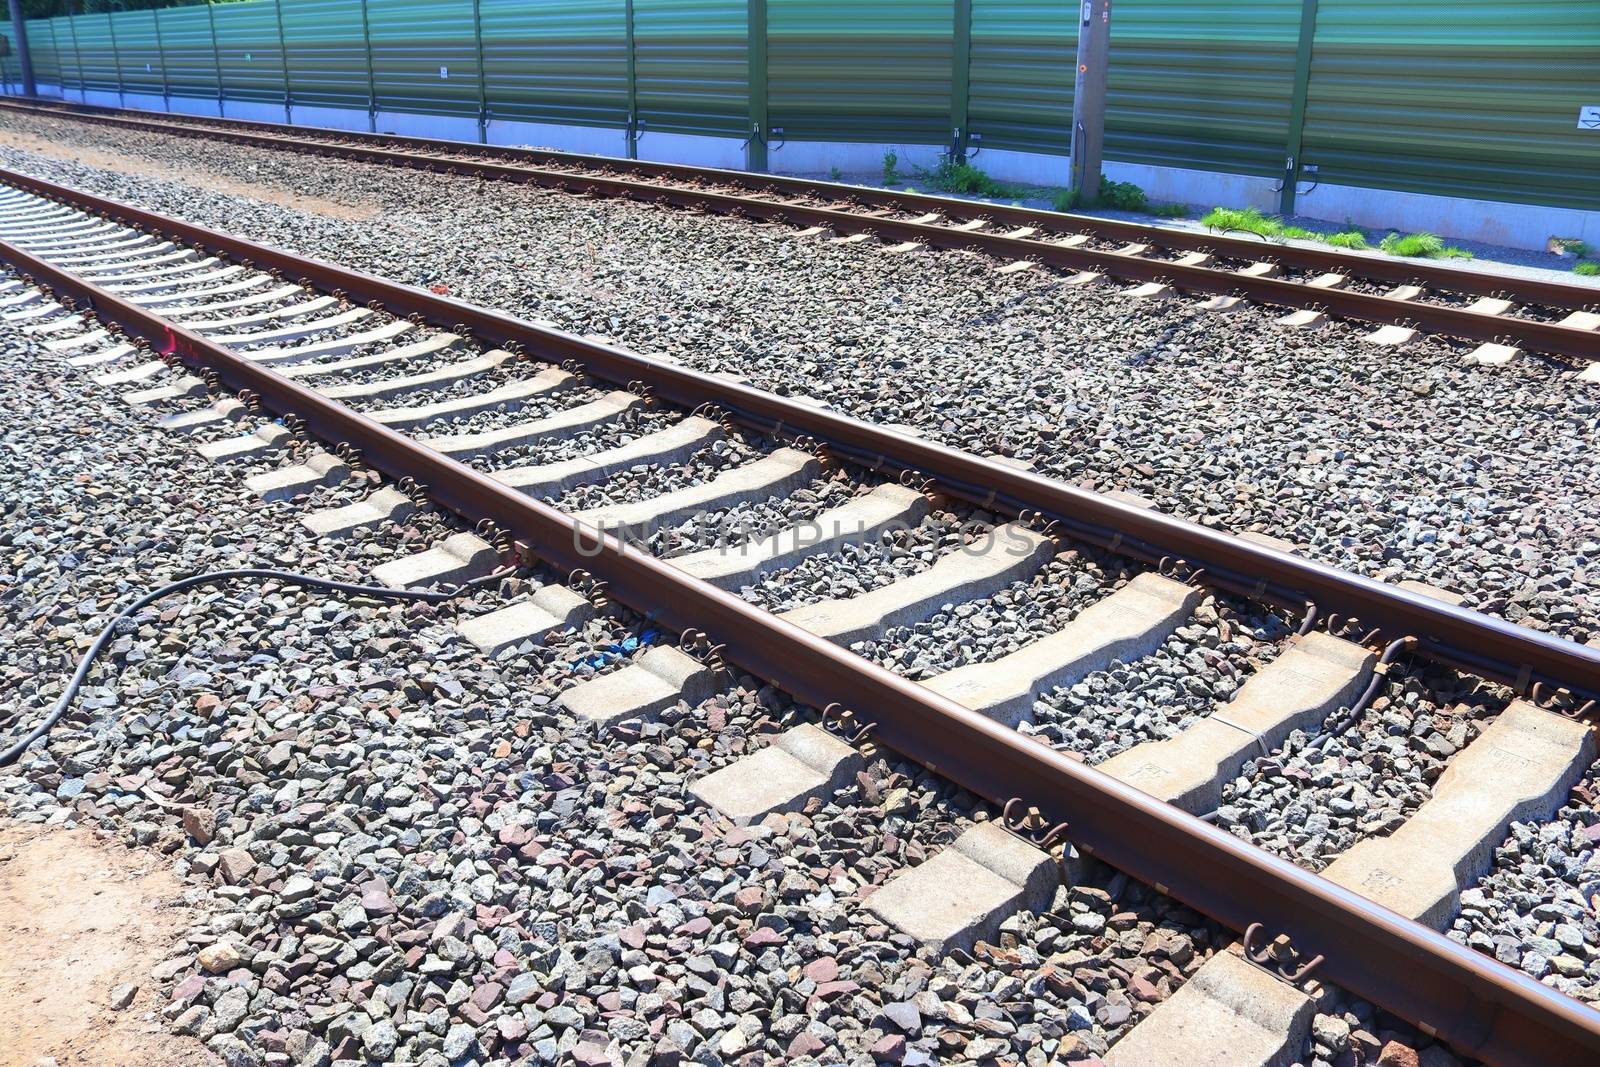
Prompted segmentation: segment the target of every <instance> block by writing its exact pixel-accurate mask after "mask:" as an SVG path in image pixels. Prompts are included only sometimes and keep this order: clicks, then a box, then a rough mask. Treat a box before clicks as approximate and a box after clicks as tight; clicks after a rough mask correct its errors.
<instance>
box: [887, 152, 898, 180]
mask: <svg viewBox="0 0 1600 1067" xmlns="http://www.w3.org/2000/svg"><path fill="white" fill-rule="evenodd" d="M899 164H900V157H899V156H898V155H897V154H895V153H894V152H885V153H884V154H883V184H885V185H899V184H900V174H899V172H898V171H896V170H895V167H897V166H898V165H899Z"/></svg>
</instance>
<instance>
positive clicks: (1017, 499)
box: [0, 168, 1600, 698]
mask: <svg viewBox="0 0 1600 1067" xmlns="http://www.w3.org/2000/svg"><path fill="white" fill-rule="evenodd" d="M0 182H6V183H9V184H11V185H13V186H15V187H18V188H25V189H28V190H30V191H32V192H34V193H37V194H39V195H42V196H46V197H49V198H52V199H55V200H58V201H60V202H62V203H66V204H69V205H71V206H74V207H77V208H80V209H83V210H88V211H92V212H94V213H97V214H100V215H103V216H105V217H107V218H112V219H117V220H119V221H122V222H124V223H127V224H129V225H131V226H133V227H135V228H138V229H141V230H146V231H156V232H160V233H162V234H165V235H168V236H171V237H174V238H176V239H178V240H181V241H183V242H185V243H188V244H192V245H194V246H196V247H199V248H203V249H206V250H208V251H210V252H214V253H218V254H221V255H225V256H229V257H231V258H234V259H238V260H244V261H248V262H250V263H253V264H255V265H257V266H260V267H263V268H265V269H268V270H272V271H276V272H278V273H281V274H284V275H285V276H288V277H293V278H301V279H304V280H305V281H306V283H307V284H309V285H312V286H315V287H319V288H322V289H324V290H326V291H330V292H342V293H344V294H346V295H347V296H348V297H349V298H350V299H351V300H352V301H354V302H356V303H368V302H371V301H377V302H378V303H379V304H381V305H382V306H384V307H386V308H389V309H390V310H392V311H394V312H395V313H397V314H401V315H419V316H421V317H422V319H423V320H424V321H426V322H429V323H431V324H433V325H435V326H439V327H441V328H445V329H456V328H461V329H465V330H468V331H470V332H471V333H473V334H475V335H477V336H478V337H480V338H482V339H483V340H485V341H488V342H491V343H494V344H499V345H503V346H505V345H509V346H514V347H515V346H520V347H522V348H524V349H526V350H528V351H529V352H531V353H533V354H535V355H537V356H539V358H541V359H543V360H545V361H547V362H550V363H553V364H562V363H566V362H568V361H569V360H571V361H576V363H577V364H578V365H579V366H581V367H582V368H583V369H584V370H585V371H587V372H588V373H590V374H592V375H593V376H595V377H597V378H600V379H603V380H606V381H610V382H614V383H617V384H624V385H626V384H629V383H639V385H642V386H644V387H648V388H649V389H650V390H651V391H652V392H653V393H654V395H655V396H656V397H658V398H660V399H662V400H666V401H670V402H672V403H674V404H678V405H680V406H682V407H683V408H685V409H688V410H693V409H695V408H698V407H699V406H701V405H702V404H713V405H716V406H718V407H720V408H723V409H724V410H726V411H728V412H729V413H730V414H731V415H733V416H734V417H735V418H737V419H739V420H740V421H742V422H744V423H746V424H747V425H749V426H751V427H753V428H755V429H757V430H759V431H761V432H764V433H770V434H774V435H776V436H783V435H785V434H788V435H795V436H808V437H811V438H814V439H815V440H817V441H819V442H821V443H823V444H825V445H827V446H828V447H829V448H831V449H833V450H834V451H835V452H836V453H837V454H838V455H840V456H841V457H843V458H847V459H850V460H852V461H854V462H857V463H861V464H863V465H866V466H869V467H872V468H874V469H879V470H883V469H886V468H888V469H891V470H893V471H899V472H912V473H913V474H916V475H921V476H926V477H929V478H931V479H933V481H934V483H935V484H936V486H937V487H938V488H939V489H940V490H941V491H943V492H946V493H948V494H950V495H952V496H956V497H959V498H961V499H963V500H967V501H969V502H971V503H974V504H977V505H978V506H980V507H985V508H1000V509H1009V510H1011V511H1013V512H1017V513H1020V512H1024V511H1035V512H1039V513H1041V514H1042V515H1043V516H1044V517H1045V518H1047V519H1053V520H1055V521H1057V522H1058V523H1059V524H1060V526H1061V528H1062V529H1063V530H1064V531H1065V532H1067V533H1069V534H1070V535H1072V536H1074V537H1076V538H1078V539H1080V540H1084V541H1088V542H1090V543H1093V544H1097V545H1100V546H1102V547H1106V548H1109V549H1112V550H1113V551H1116V552H1120V553H1123V554H1125V555H1128V556H1131V557H1134V558H1139V559H1143V560H1145V561H1147V562H1158V561H1160V560H1162V559H1171V560H1183V561H1185V562H1186V563H1188V564H1189V565H1190V566H1192V567H1196V568H1203V569H1204V571H1205V574H1204V576H1203V577H1204V580H1205V582H1206V583H1207V584H1210V585H1215V586H1217V587H1219V588H1223V589H1226V590H1228V591H1230V592H1234V593H1237V594H1240V595H1243V596H1245V597H1248V598H1251V599H1256V600H1270V601H1273V602H1276V603H1278V604H1282V605H1289V606H1293V607H1296V608H1298V607H1302V606H1303V605H1305V604H1306V603H1307V602H1308V601H1309V602H1311V603H1312V604H1314V605H1315V606H1316V607H1317V609H1318V611H1319V612H1320V614H1322V615H1323V616H1327V615H1330V614H1338V615H1340V616H1343V617H1345V618H1353V619H1359V620H1361V621H1362V623H1364V624H1365V626H1367V627H1368V628H1371V627H1378V628H1380V629H1381V631H1382V633H1383V634H1384V635H1386V636H1388V637H1389V638H1390V639H1394V638H1399V637H1403V636H1413V637H1416V638H1417V642H1418V643H1417V646H1416V653H1417V654H1419V655H1422V656H1425V657H1427V658H1430V659H1433V660H1436V661H1438V662H1441V663H1445V664H1448V665H1451V666H1454V667H1459V668H1462V669H1465V670H1468V671H1471V672H1472V673H1474V674H1477V675H1480V676H1482V677H1485V678H1490V679H1492V680H1495V681H1500V682H1503V683H1505V684H1508V685H1511V686H1513V687H1514V688H1515V689H1517V690H1518V691H1519V692H1523V693H1527V692H1530V691H1531V689H1532V687H1533V686H1534V684H1536V683H1542V684H1543V685H1544V686H1545V687H1546V688H1548V689H1557V690H1559V689H1566V690H1568V691H1570V692H1571V693H1573V694H1575V695H1580V696H1583V697H1596V698H1600V649H1594V648H1590V647H1587V646H1584V645H1579V644H1577V643H1575V642H1572V641H1566V640H1562V639H1560V638H1557V637H1552V636H1550V635H1548V634H1543V633H1539V632H1538V631H1535V630H1530V629H1528V628H1526V627H1522V626H1517V625H1515V624H1513V623H1509V622H1506V621H1504V620H1502V619H1496V618H1493V617H1491V616H1488V615H1484V614H1482V613H1480V612H1476V611H1472V610H1470V609H1467V608H1461V607H1457V606H1455V605H1451V604H1446V603H1443V602H1441V601H1438V600H1435V599H1433V598H1431V597H1427V596H1422V595H1419V594H1416V593H1411V592H1408V591H1407V590H1404V589H1401V588H1399V587H1398V586H1394V585H1389V584H1386V583H1383V582H1378V581H1375V580H1373V579H1370V578H1365V577H1362V576H1360V575H1356V574H1351V573H1348V572H1345V571H1341V570H1338V569H1337V568H1334V567H1329V566H1326V565H1324V564H1320V563H1316V562H1314V561H1312V560H1309V559H1306V558H1304V557H1302V556H1298V555H1294V554H1291V553H1287V552H1280V551H1278V550H1276V549H1273V548H1269V547H1267V546H1265V545H1258V544H1255V543H1253V542H1251V541H1246V540H1243V539H1241V538H1238V537H1235V536H1233V535H1231V534H1227V533H1222V532H1218V531H1216V530H1212V529H1209V528H1207V527H1205V526H1201V525H1199V524H1198V523H1192V522H1186V521H1184V520H1182V519H1176V518H1173V517H1171V516H1168V515H1163V514H1161V513H1159V512H1155V511H1149V510H1146V509H1143V508H1138V507H1134V506H1133V505H1130V504H1124V503H1121V502H1119V501H1116V500H1112V499H1110V498H1108V497H1104V496H1101V495H1099V494H1096V493H1091V492H1087V491H1085V490H1082V489H1077V488H1074V487H1072V486H1069V485H1066V484H1064V483H1062V482H1059V481H1056V480H1053V479H1050V478H1046V477H1043V476H1041V475H1038V474H1034V473H1031V472H1028V471H1022V470H1018V469H1016V468H1013V467H1008V466H1006V465H1004V464H1001V463H997V462H995V461H994V460H991V459H986V458H984V457H981V456H976V455H973V454H971V453H967V452H962V451H959V450H957V449H952V448H948V447H946V446H943V445H937V444H931V443H929V442H926V441H921V440H918V439H916V438H913V437H909V436H906V435H904V434H898V433H895V432H893V431H891V430H886V429H884V428H882V427H879V426H874V425H872V424H870V423H866V422H862V421H861V420H858V419H854V418H850V417H848V416H844V415H839V414H836V413H834V412H830V411H826V410H822V409H818V408H815V407H812V406H810V405H806V404H802V403H800V402H798V401H795V400H791V399H788V398H785V397H780V396H776V395H774V394H771V393H767V392H764V391H762V390H759V389H754V388H751V387H749V386H744V385H739V384H737V383H735V382H729V381H726V380H724V379H722V378H718V377H715V376H713V375H710V374H703V373H701V372H698V371H694V370H690V369H688V368H685V367H679V366H675V365H672V364H669V363H665V362H662V361H659V360H654V359H650V358H649V357H646V356H641V355H638V354H636V353H633V352H629V351H626V350H624V349H620V348H617V347H614V346H612V345H607V344H604V343H601V342H599V341H593V340H590V339H588V338H584V337H578V336H576V335H573V334H570V333H566V332H563V331H560V330H556V329H552V328H548V327H543V326H539V325H536V324H534V323H531V322H528V321H526V320H523V319H519V318H516V317H515V316H512V315H507V314H505V313H502V312H498V311H494V310H491V309H488V308H483V307H478V306H475V305H472V304H467V303H464V302H462V301H459V300H455V299H453V298H451V297H446V296H439V295H436V294H434V293H431V292H428V291H426V290H423V289H419V288H415V287H413V286H409V285H403V284H400V283H397V282H392V281H388V280H387V279H383V278H378V277H375V276H373V275H370V274H365V273H363V272H360V271H355V270H350V269H349V268H346V267H340V266H335V265H333V264H330V263H326V262H323V261H320V260H315V259H310V258H306V257H302V256H298V255H295V254H292V253H289V252H284V251H281V250H279V249H275V248H272V247H269V246H267V245H262V244H258V243H256V242H253V241H249V240H246V239H244V238H241V237H235V236H232V235H229V234H224V233H219V232H217V231H215V230H211V229H207V228H206V227H203V226H197V225H194V224H192V223H187V222H183V221H181V220H178V219H174V218H171V217H169V216H165V215H161V214H157V213H156V212H153V211H146V210H144V209H142V208H135V207H132V206H131V205H128V204H123V203H120V202H118V201H115V200H110V199H108V198H105V197H100V196H95V195H94V194H91V193H86V192H82V191H79V190H76V189H72V188H69V187H67V186H62V185H58V184H56V183H54V182H50V181H46V180H44V179H42V178H34V177H31V176H29V175H25V174H21V173H17V172H14V171H9V170H5V169H3V168H0Z"/></svg>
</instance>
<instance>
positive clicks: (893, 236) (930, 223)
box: [0, 100, 1600, 374]
mask: <svg viewBox="0 0 1600 1067" xmlns="http://www.w3.org/2000/svg"><path fill="white" fill-rule="evenodd" d="M0 106H3V107H5V108H8V109H11V110H12V111H16V112H21V113H26V114H35V115H49V116H52V117H57V118H67V119H70V120H73V121H81V122H90V123H97V124H101V125H107V126H113V127H116V128H120V129H128V130H136V131H143V132H149V133H159V134H165V135H171V136H182V137H201V138H210V139H220V140H225V141H227V142H230V143H234V144H242V145H249V146H254V147H259V148H270V149H275V150H280V151H290V152H297V153H303V154H312V155H322V156H328V157H332V158H340V159H350V160H356V161H360V162H367V163H378V164H384V165H388V166H396V167H404V168H409V169H423V170H432V171H443V172H447V173H456V174H464V175H472V176H476V177H481V178H486V179H493V180H504V181H517V182H528V183H532V184H536V185H539V186H542V187H545V188H551V189H560V190H565V191H567V192H571V193H575V194H580V195H591V196H599V197H619V198H627V199H633V200H640V201H645V202H651V203H657V204H661V205H664V206H672V207H677V208H682V209H687V210H698V211H706V212H712V213H718V214H727V215H736V216H740V217H744V218H749V219H753V220H758V221H763V222H772V223H779V224H788V225H792V226H794V227H797V230H796V233H797V235H801V236H806V237H816V238H821V237H822V236H823V235H825V234H832V235H833V236H832V239H833V240H836V241H840V242H847V243H854V242H863V241H867V240H870V239H873V238H876V239H878V240H880V241H882V242H885V243H887V244H889V245H891V246H892V249H893V250H895V251H901V252H911V251H915V250H917V249H921V248H945V249H950V248H956V249H967V250H972V251H979V252H983V253H985V254H987V255H990V256H993V257H995V258H996V259H999V260H1003V261H1004V264H1003V265H1002V266H1000V267H999V268H998V269H999V270H1001V271H1007V272H1014V271H1018V270H1024V269H1032V268H1044V269H1051V270H1057V271H1061V272H1065V273H1067V274H1068V276H1069V279H1068V280H1069V281H1071V282H1072V283H1074V284H1085V285H1087V284H1095V283H1105V282H1127V283H1132V287H1131V288H1130V289H1129V290H1128V291H1129V292H1130V293H1131V294H1133V295H1137V296H1144V297H1149V298H1152V299H1158V298H1167V297H1173V296H1177V295H1180V294H1182V295H1184V296H1193V297H1195V298H1197V299H1200V300H1203V301H1204V305H1203V306H1205V307H1206V308H1208V309H1211V310H1215V311H1218V312H1224V311H1227V310H1228V309H1229V308H1232V307H1234V306H1237V304H1238V303H1239V302H1240V301H1242V300H1249V301H1253V302H1256V303H1259V304H1263V305H1267V306H1272V307H1279V308H1285V309H1289V310H1288V312H1287V314H1285V315H1283V316H1282V317H1281V318H1280V320H1279V321H1280V323H1281V324H1282V325H1283V326H1285V328H1314V327H1316V326H1318V325H1320V324H1321V323H1322V322H1324V321H1326V319H1327V317H1329V316H1336V317H1340V318H1345V319H1350V320H1353V321H1358V322H1366V323H1374V324H1379V326H1380V328H1379V329H1377V330H1375V331H1373V332H1372V333H1371V334H1370V335H1368V339H1369V340H1371V341H1373V342H1374V343H1377V344H1386V345H1398V344H1404V343H1406V342H1407V341H1409V340H1411V339H1413V338H1414V337H1416V336H1417V335H1418V334H1419V333H1428V334H1436V335H1440V336H1445V337H1453V338H1460V339H1463V340H1467V341H1476V342H1480V344H1479V345H1478V346H1477V347H1476V348H1475V349H1474V350H1473V351H1472V352H1471V353H1470V355H1471V357H1472V358H1473V359H1475V360H1478V361H1480V362H1483V363H1488V364H1498V363H1504V362H1506V361H1508V360H1510V359H1512V358H1515V357H1516V356H1517V355H1518V354H1519V353H1522V352H1530V353H1540V354H1547V355H1551V356H1556V357H1563V358H1569V359H1575V360H1578V361H1580V362H1582V363H1584V364H1587V361H1589V360H1593V359H1595V358H1597V357H1600V290H1597V289H1596V288H1595V287H1593V286H1588V285H1583V284H1579V283H1568V282H1554V281H1546V280H1535V279H1529V278H1519V277H1507V276H1501V275H1495V274H1487V273H1482V272H1477V271H1471V270H1463V269H1459V268H1452V267H1450V266H1447V265H1441V264H1437V263H1427V262H1417V261H1407V260H1400V259H1395V258H1392V257H1386V256H1381V255H1378V254H1361V253H1355V252H1349V251H1343V250H1338V249H1320V248H1302V247H1296V246H1291V245H1286V244H1269V243H1266V242H1264V241H1261V240H1259V239H1254V238H1240V237H1230V236H1227V235H1220V234H1201V233H1192V232H1187V231H1181V230H1175V229H1169V228H1165V227H1158V226H1148V225H1141V224H1137V223H1129V222H1121V221H1116V220H1110V219H1099V218H1091V217H1088V216H1079V215H1065V214H1061V213H1058V212H1051V211H1042V210H1036V209H1029V208H1021V207H1013V206H1008V205H1002V204H990V203H982V202H975V201H967V200H960V199H955V198H950V197H941V196H930V195H926V194H920V193H911V192H902V191H897V190H891V189H878V188H869V187H863V186H853V185H843V184H839V183H834V182H824V181H817V180H812V179H804V178H792V177H785V176H779V175H769V174H753V173H747V172H741V171H726V170H716V169H711V168H703V167H693V166H688V165H683V164H671V163H651V162H646V161H639V160H618V159H612V158H609V157H602V156H584V155H576V154H569V153H562V152H553V151H543V150H536V149H521V148H501V147H491V146H486V145H477V144H471V143H467V142H458V141H446V140H436V139H428V138H417V137H398V136H393V135H387V134H361V133H346V132H343V131H323V130H316V129H311V128H305V127H297V126H286V125H282V124H276V123H265V122H251V121H245V120H238V119H212V118H206V117H200V116H186V115H172V114H167V115H161V116H159V117H157V116H154V115H152V114H150V113H148V112H137V111H131V110H123V109H114V108H100V107H94V106H90V105H59V104H54V105H52V104H44V103H39V102H22V101H16V100H6V101H0ZM1585 372H1586V373H1594V374H1600V372H1596V371H1592V368H1588V367H1587V366H1586V367H1585Z"/></svg>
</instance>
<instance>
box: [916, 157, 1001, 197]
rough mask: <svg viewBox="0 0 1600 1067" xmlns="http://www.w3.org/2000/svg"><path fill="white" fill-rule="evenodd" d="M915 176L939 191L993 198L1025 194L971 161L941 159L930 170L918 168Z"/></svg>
mask: <svg viewBox="0 0 1600 1067" xmlns="http://www.w3.org/2000/svg"><path fill="white" fill-rule="evenodd" d="M917 176H918V177H919V178H921V179H922V180H923V181H925V182H927V183H928V188H930V189H933V190H936V191H937V192H941V193H964V194H966V195H968V196H988V197H993V198H995V199H1009V198H1012V197H1018V196H1026V195H1027V193H1026V191H1025V190H1022V189H1018V188H1017V187H1016V186H1014V185H1007V184H1006V183H1005V182H1000V181H995V180H994V179H993V178H991V177H989V175H987V174H985V173H984V172H983V171H981V170H979V169H978V168H977V167H974V166H973V165H972V164H971V163H957V162H955V161H954V160H952V159H945V160H943V161H942V162H940V164H939V165H938V166H937V167H934V168H933V169H932V170H924V169H921V168H918V170H917Z"/></svg>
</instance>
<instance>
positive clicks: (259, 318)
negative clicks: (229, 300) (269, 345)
mask: <svg viewBox="0 0 1600 1067" xmlns="http://www.w3.org/2000/svg"><path fill="white" fill-rule="evenodd" d="M338 303H339V302H338V301H337V300H335V299H334V298H333V297H331V296H319V297H315V298H313V299H311V300H305V301H302V302H301V303H298V304H287V305H285V306H282V307H275V308H269V309H268V310H266V311H257V312H255V313H254V314H251V315H235V316H233V317H232V318H227V319H191V320H189V321H188V322H186V323H184V324H183V325H184V328H185V329H188V330H193V331H194V332H195V333H198V334H213V333H222V332H224V331H227V330H240V329H244V328H245V327H248V326H262V325H265V324H266V323H269V322H280V321H287V320H290V319H298V318H301V317H302V316H305V315H315V314H316V313H317V312H319V311H326V310H327V309H328V308H331V307H335V306H337V305H338Z"/></svg>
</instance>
